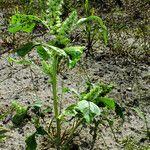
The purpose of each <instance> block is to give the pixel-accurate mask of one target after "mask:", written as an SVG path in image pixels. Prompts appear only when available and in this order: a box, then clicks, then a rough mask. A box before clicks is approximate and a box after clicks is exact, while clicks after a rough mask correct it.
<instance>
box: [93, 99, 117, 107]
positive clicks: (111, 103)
mask: <svg viewBox="0 0 150 150" xmlns="http://www.w3.org/2000/svg"><path fill="white" fill-rule="evenodd" d="M95 103H96V104H97V105H98V106H99V105H100V104H101V103H103V104H104V105H105V106H106V107H107V108H109V109H113V110H114V109H115V101H114V99H111V98H108V97H98V98H97V99H96V100H95Z"/></svg>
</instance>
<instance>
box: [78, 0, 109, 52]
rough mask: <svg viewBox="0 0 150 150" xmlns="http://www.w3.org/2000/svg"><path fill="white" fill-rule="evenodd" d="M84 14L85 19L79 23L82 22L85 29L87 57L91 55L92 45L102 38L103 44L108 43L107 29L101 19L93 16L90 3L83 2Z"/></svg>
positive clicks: (87, 1) (87, 0) (88, 0)
mask: <svg viewBox="0 0 150 150" xmlns="http://www.w3.org/2000/svg"><path fill="white" fill-rule="evenodd" d="M84 12H85V16H86V18H83V19H82V20H81V23H83V22H84V24H85V28H84V33H85V39H86V43H87V45H86V49H87V55H89V54H92V50H93V46H94V44H95V43H96V42H97V41H99V39H101V38H103V40H104V43H105V44H106V45H107V41H108V32H107V27H106V26H105V24H104V22H103V21H102V19H101V18H100V17H98V16H96V15H95V12H94V8H92V7H91V1H90V0H85V1H84Z"/></svg>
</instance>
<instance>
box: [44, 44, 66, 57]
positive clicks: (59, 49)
mask: <svg viewBox="0 0 150 150" xmlns="http://www.w3.org/2000/svg"><path fill="white" fill-rule="evenodd" d="M44 45H45V46H46V47H48V48H49V49H50V50H51V51H53V52H54V53H55V54H57V55H59V56H64V57H66V53H65V51H64V50H63V49H61V48H58V47H55V46H53V45H49V44H44Z"/></svg>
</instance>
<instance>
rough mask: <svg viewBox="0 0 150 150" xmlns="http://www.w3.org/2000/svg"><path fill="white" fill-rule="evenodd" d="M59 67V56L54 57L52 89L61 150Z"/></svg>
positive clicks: (58, 141)
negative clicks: (58, 97)
mask: <svg viewBox="0 0 150 150" xmlns="http://www.w3.org/2000/svg"><path fill="white" fill-rule="evenodd" d="M57 65H58V59H57V56H54V59H53V79H52V88H53V99H54V100H53V107H54V113H55V119H56V128H57V133H56V144H57V150H60V142H61V141H60V140H61V125H60V120H59V119H58V116H59V112H58V101H57Z"/></svg>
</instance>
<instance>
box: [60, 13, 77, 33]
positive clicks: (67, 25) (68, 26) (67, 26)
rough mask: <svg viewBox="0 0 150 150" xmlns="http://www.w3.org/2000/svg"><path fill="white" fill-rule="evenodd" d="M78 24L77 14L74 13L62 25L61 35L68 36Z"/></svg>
mask: <svg viewBox="0 0 150 150" xmlns="http://www.w3.org/2000/svg"><path fill="white" fill-rule="evenodd" d="M76 22H77V12H76V11H73V12H72V13H71V14H70V15H69V17H68V18H67V19H66V20H65V21H64V22H63V23H62V26H61V27H60V29H59V33H60V34H68V33H70V31H71V30H72V29H73V27H74V25H75V24H76Z"/></svg>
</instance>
